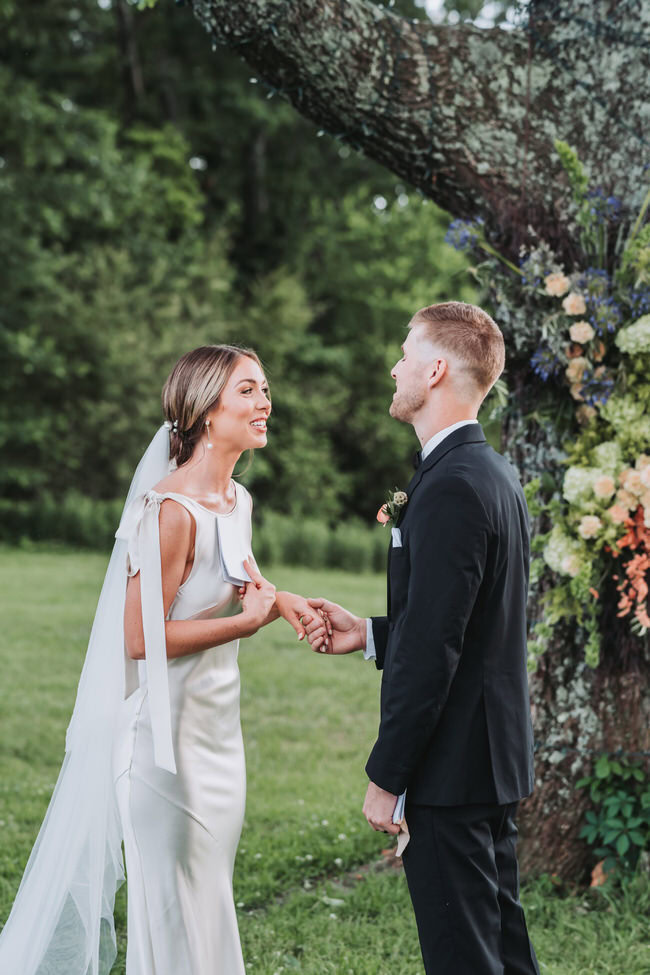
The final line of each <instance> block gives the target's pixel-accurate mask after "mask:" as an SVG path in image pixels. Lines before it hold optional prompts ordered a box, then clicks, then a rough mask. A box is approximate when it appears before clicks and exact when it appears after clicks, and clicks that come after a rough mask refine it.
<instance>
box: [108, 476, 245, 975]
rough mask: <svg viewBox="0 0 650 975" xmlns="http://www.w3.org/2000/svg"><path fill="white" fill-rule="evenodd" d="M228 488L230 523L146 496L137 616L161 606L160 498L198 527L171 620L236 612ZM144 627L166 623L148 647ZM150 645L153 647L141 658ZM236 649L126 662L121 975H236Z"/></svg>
mask: <svg viewBox="0 0 650 975" xmlns="http://www.w3.org/2000/svg"><path fill="white" fill-rule="evenodd" d="M236 492H237V501H236V505H235V508H234V509H233V511H232V512H231V513H230V514H228V515H216V514H215V513H214V512H213V511H210V510H209V509H208V508H205V507H204V506H203V505H201V504H199V503H198V502H197V501H194V500H193V499H191V498H188V497H185V496H184V495H179V494H172V493H170V494H158V493H156V492H155V491H150V492H148V494H147V495H146V496H145V498H144V500H141V501H140V502H139V505H140V508H141V510H140V512H135V516H134V522H133V531H132V535H131V542H130V544H129V563H130V564H129V566H128V572H129V574H130V575H134V574H136V573H137V572H138V571H140V570H141V569H142V570H143V571H142V577H141V587H142V588H143V589H144V588H145V586H146V587H147V589H148V590H149V597H148V601H147V600H146V599H145V597H144V595H143V614H144V615H145V617H146V615H147V613H149V615H152V610H151V608H150V607H151V606H155V605H156V603H155V600H156V599H159V600H160V599H162V595H161V593H160V591H159V590H160V581H159V580H160V571H159V565H160V549H159V541H158V525H157V521H158V513H159V509H160V505H161V503H162V502H163V500H165V499H166V498H171V499H173V500H175V501H176V502H178V503H179V504H182V505H183V506H184V507H185V508H187V510H188V511H189V512H190V514H191V515H192V517H193V518H194V521H195V523H196V541H195V555H194V563H193V565H192V569H191V572H190V574H189V576H188V578H187V579H186V581H185V582H184V583H183V584H182V585H181V587H180V589H179V590H178V593H177V595H176V597H175V599H174V602H173V603H172V605H171V608H170V610H169V613H168V615H167V619H205V618H214V617H220V616H233V615H235V614H236V613H238V612H239V611H240V608H239V600H238V596H237V588H236V586H235V585H233V584H231V583H230V582H228V581H226V578H225V571H224V565H223V559H222V555H221V552H220V531H219V526H221V537H222V538H224V537H225V534H226V533H227V535H228V537H229V544H230V547H231V548H232V546H233V544H234V545H235V546H236V547H238V548H239V553H238V554H239V557H240V560H241V559H242V558H246V557H247V555H248V554H249V553H250V551H251V517H250V499H249V495H248V492H247V491H246V490H245V488H243V487H242V486H241V485H240V484H237V485H236ZM147 524H148V526H149V527H148V528H147V527H146V526H147ZM152 526H153V530H152ZM233 540H234V541H233ZM156 559H157V563H156ZM143 567H145V568H144V569H143ZM156 587H158V591H156ZM152 591H153V595H152ZM152 600H153V602H152ZM153 615H155V612H153ZM148 622H149V626H150V628H153V632H157V633H158V635H159V634H160V625H164V624H161V621H160V620H158V621H156V620H155V619H154V620H149V621H147V619H146V618H145V619H144V623H145V641H146V638H147V623H148ZM156 626H158V630H157V631H156ZM150 645H152V643H151V640H150V644H149V645H148V646H147V658H149V646H150ZM163 647H164V640H163ZM238 649H239V641H233V642H232V643H227V644H223V645H222V646H218V647H214V648H212V649H211V650H206V651H202V652H199V653H194V654H190V655H188V656H185V657H180V658H175V659H171V660H167V659H166V658H165V660H164V661H163V660H162V659H157V660H155V659H153V658H154V653H153V652H152V653H151V657H152V659H151V660H149V659H147V661H146V662H144V661H139V662H138V663H137V664H136V663H135V662H134V661H131V660H129V659H126V660H125V665H126V667H127V694H128V696H127V697H126V699H125V700H124V702H123V709H122V715H121V719H120V725H119V733H118V735H117V737H116V742H115V750H114V775H115V780H116V790H117V795H118V802H119V808H120V816H121V819H122V825H123V830H124V848H125V859H126V870H127V898H128V945H127V960H126V971H127V975H240V973H243V972H244V962H243V958H242V952H241V946H240V941H239V932H238V929H237V918H236V912H235V906H234V903H233V892H232V875H233V866H234V861H235V853H236V850H237V844H238V842H239V837H240V833H241V828H242V823H243V819H244V805H245V794H246V772H245V764H244V748H243V742H242V734H241V726H240V717H239V687H240V683H239V669H238V666H237V653H238ZM159 656H160V655H159ZM156 667H157V670H155V668H156ZM165 668H166V675H165ZM136 670H137V672H136ZM165 684H166V685H167V686H165ZM138 685H139V686H138ZM132 687H135V690H132V691H131V692H130V693H129V691H130V690H131V688H132ZM157 729H159V730H157ZM165 729H166V730H165ZM165 736H167V744H168V746H169V747H170V748H171V751H169V756H170V758H169V761H168V762H167V764H168V766H169V767H173V765H174V764H175V767H176V773H175V774H174V772H172V771H169V770H168V768H161V767H160V764H161V762H160V761H158V763H157V764H156V763H155V762H154V749H155V748H159V749H160V751H159V752H158V751H157V752H156V754H157V755H158V754H162V752H163V748H162V746H160V745H159V744H158V741H160V740H163V739H165ZM170 763H171V764H170Z"/></svg>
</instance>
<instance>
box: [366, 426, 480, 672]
mask: <svg viewBox="0 0 650 975" xmlns="http://www.w3.org/2000/svg"><path fill="white" fill-rule="evenodd" d="M468 423H478V420H458V422H457V423H452V424H451V426H450V427H445V428H444V430H438V432H437V433H434V435H433V436H432V437H431V439H430V440H427V442H426V443H425V445H424V447H423V448H422V460H424V459H425V457H428V456H429V454H430V453H431V451H432V450H435V448H436V447H437V446H438V444H439V443H442V441H443V440H444V439H445V437H448V436H449V434H450V433H453V432H454V430H460V428H461V427H465V426H467V424H468ZM363 656H364V657H365V659H366V660H376V659H377V651H376V649H375V639H374V637H373V634H372V620H370V619H368V620H366V648H365V650H364V651H363Z"/></svg>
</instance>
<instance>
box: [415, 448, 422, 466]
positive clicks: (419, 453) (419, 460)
mask: <svg viewBox="0 0 650 975" xmlns="http://www.w3.org/2000/svg"><path fill="white" fill-rule="evenodd" d="M421 463H422V451H421V450H416V451H415V453H414V454H413V467H414V468H415V470H417V469H418V467H419V466H420V464H421Z"/></svg>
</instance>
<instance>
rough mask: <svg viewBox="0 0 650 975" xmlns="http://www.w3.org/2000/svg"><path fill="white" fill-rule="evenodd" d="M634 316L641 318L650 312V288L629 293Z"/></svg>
mask: <svg viewBox="0 0 650 975" xmlns="http://www.w3.org/2000/svg"><path fill="white" fill-rule="evenodd" d="M627 301H628V304H629V306H630V312H631V316H632V318H641V315H647V314H648V312H650V290H649V289H648V288H644V289H642V290H641V291H630V292H629V294H628V295H627Z"/></svg>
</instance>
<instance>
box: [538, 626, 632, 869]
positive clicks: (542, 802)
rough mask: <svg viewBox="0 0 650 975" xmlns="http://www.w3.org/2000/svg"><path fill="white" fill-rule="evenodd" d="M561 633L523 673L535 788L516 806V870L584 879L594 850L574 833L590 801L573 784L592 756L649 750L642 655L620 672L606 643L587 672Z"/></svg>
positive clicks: (588, 768) (587, 768)
mask: <svg viewBox="0 0 650 975" xmlns="http://www.w3.org/2000/svg"><path fill="white" fill-rule="evenodd" d="M571 636H573V640H571ZM567 637H568V645H567V646H565V647H557V648H556V649H555V650H554V651H552V652H550V653H547V654H545V656H544V658H543V660H542V661H541V662H540V666H539V669H538V671H537V672H536V673H535V674H534V675H533V677H532V679H531V697H532V700H533V702H534V703H533V724H534V727H535V739H536V741H537V742H538V743H539V745H540V749H539V751H538V754H537V756H536V765H535V779H536V785H535V791H534V792H533V794H532V796H531V797H530V798H529V799H526V800H525V801H524V802H522V804H521V810H520V816H519V825H520V831H521V841H522V842H521V849H520V858H519V859H520V865H521V869H522V871H523V872H524V873H528V874H539V873H553V874H557V875H558V876H559V877H561V878H562V879H565V880H588V879H589V872H590V870H591V868H592V867H593V866H594V855H593V852H592V851H591V850H590V849H589V848H588V847H587V845H586V844H585V843H584V842H583V841H582V840H580V839H579V833H580V828H581V827H582V825H583V818H584V813H585V811H586V809H588V808H589V805H590V803H589V798H588V795H587V793H586V791H584V790H583V791H577V790H576V788H575V783H576V781H578V780H579V779H580V778H582V776H584V775H588V774H590V773H591V772H592V771H593V764H594V761H595V759H596V757H597V755H598V754H602V753H603V752H610V753H615V752H618V751H619V750H622V751H624V752H631V753H640V752H648V750H650V697H649V696H648V693H647V691H648V685H649V684H650V666H649V664H648V658H647V654H646V657H645V660H644V659H638V660H637V661H635V663H634V665H633V666H632V667H631V668H630V669H629V670H627V672H625V671H623V670H622V668H621V666H619V667H615V666H614V667H613V666H612V664H613V660H612V657H614V656H615V655H616V651H617V650H618V649H619V648H618V647H617V646H616V644H615V643H613V644H612V645H610V646H609V647H606V648H605V652H604V655H603V657H604V659H603V662H602V663H601V665H600V666H599V667H597V668H596V669H595V670H593V669H592V668H590V667H587V666H586V665H585V664H584V662H581V657H580V647H579V645H578V646H576V641H575V634H570V633H569V634H567ZM622 638H623V639H624V637H622ZM646 764H647V763H646Z"/></svg>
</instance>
